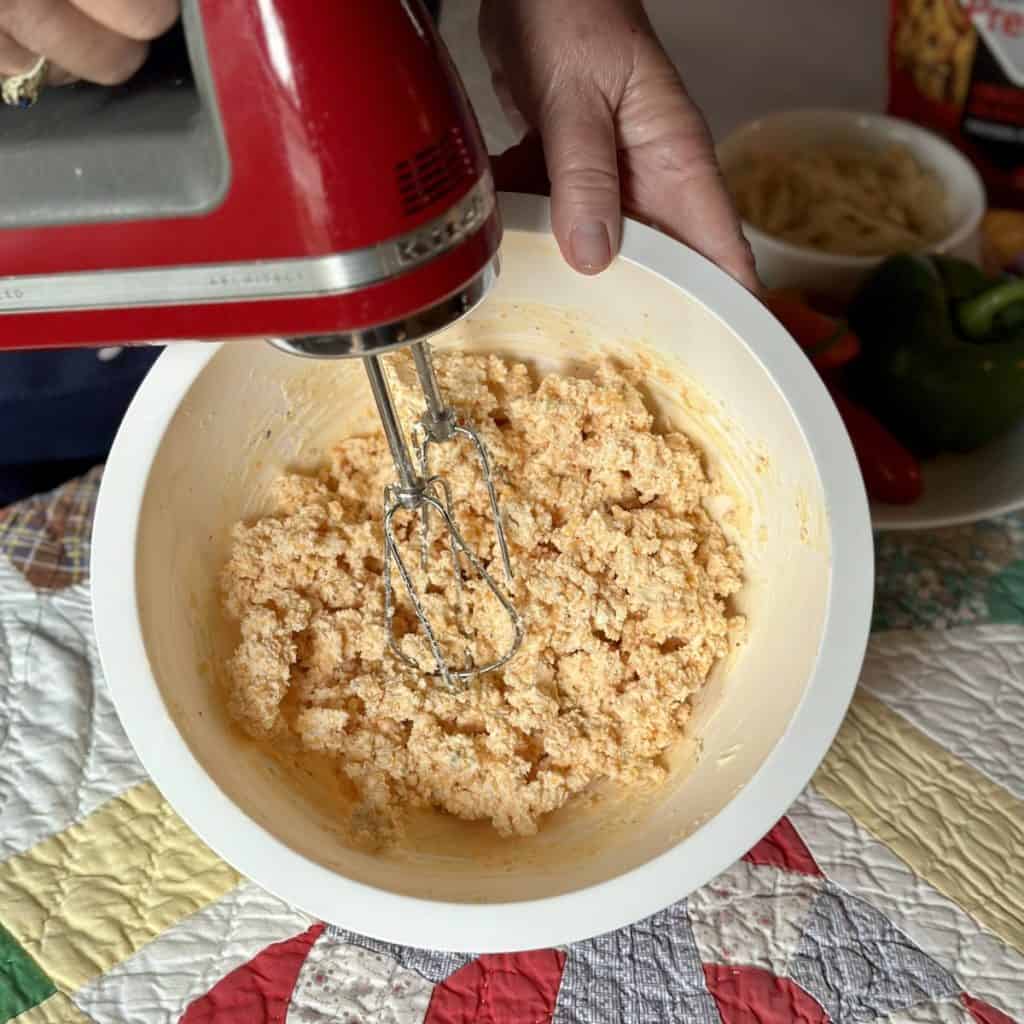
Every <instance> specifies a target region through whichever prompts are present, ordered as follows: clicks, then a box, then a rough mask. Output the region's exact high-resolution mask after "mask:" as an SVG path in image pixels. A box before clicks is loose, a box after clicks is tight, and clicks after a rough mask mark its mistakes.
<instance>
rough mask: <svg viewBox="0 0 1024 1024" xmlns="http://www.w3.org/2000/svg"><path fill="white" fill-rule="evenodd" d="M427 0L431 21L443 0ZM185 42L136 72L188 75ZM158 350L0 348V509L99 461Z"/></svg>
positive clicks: (164, 45)
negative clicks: (37, 350)
mask: <svg viewBox="0 0 1024 1024" xmlns="http://www.w3.org/2000/svg"><path fill="white" fill-rule="evenodd" d="M425 2H426V6H427V9H428V10H429V11H430V13H431V15H432V16H433V17H434V18H435V19H436V18H437V17H438V13H439V10H440V6H441V0H425ZM183 43H184V39H183V36H182V32H181V29H180V26H176V27H175V28H174V29H172V30H171V32H170V33H168V35H167V36H165V37H164V38H163V39H161V40H160V41H159V42H158V44H156V45H155V46H154V47H153V52H152V55H151V57H150V59H149V61H147V64H146V67H145V69H144V70H143V71H142V72H140V75H142V76H143V77H144V76H146V75H164V74H175V75H180V74H182V73H185V74H187V73H188V69H187V66H183V65H182V63H181V62H182V59H183V58H182V55H183V53H184V49H183ZM8 116H18V114H17V113H16V112H13V111H9V112H8ZM159 354H160V349H159V348H155V347H152V346H147V347H143V348H130V347H129V348H123V349H120V350H116V349H100V350H99V351H95V350H91V349H74V350H57V351H53V350H51V351H41V352H0V508H2V507H3V506H4V505H8V504H11V503H12V502H15V501H18V500H20V499H21V498H24V497H27V496H28V495H30V494H37V493H39V492H40V491H46V490H50V489H52V488H53V487H56V486H58V485H59V484H61V483H63V482H64V481H66V480H68V479H71V478H72V477H74V476H78V475H79V474H81V473H83V472H85V471H86V470H87V469H89V468H90V467H91V466H94V465H96V464H97V463H100V462H103V461H104V460H105V459H106V457H107V453H108V452H109V451H110V445H111V443H112V442H113V440H114V435H115V434H116V432H117V428H118V425H119V424H120V422H121V419H122V417H123V416H124V413H125V410H126V409H127V408H128V403H129V402H130V401H131V400H132V396H133V395H134V394H135V391H136V389H137V388H138V386H139V384H141V383H142V378H143V377H144V376H145V375H146V373H147V371H148V370H149V368H150V366H152V365H153V362H154V360H155V359H156V357H157V356H158V355H159Z"/></svg>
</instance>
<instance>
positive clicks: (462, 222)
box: [398, 193, 484, 264]
mask: <svg viewBox="0 0 1024 1024" xmlns="http://www.w3.org/2000/svg"><path fill="white" fill-rule="evenodd" d="M483 213H484V201H483V198H482V197H481V196H480V195H479V194H478V193H474V194H473V195H472V196H471V197H470V200H469V202H468V203H467V204H466V206H465V207H463V208H462V209H461V210H456V211H455V216H453V217H450V218H448V219H447V220H445V221H442V222H441V223H440V224H433V225H431V226H430V227H428V228H427V229H426V230H424V231H422V232H420V233H419V234H415V235H409V236H408V237H406V238H403V239H400V240H399V242H398V259H399V262H401V263H404V264H408V263H420V262H422V261H423V260H427V259H430V257H431V256H437V255H439V254H440V253H442V252H446V251H447V250H448V249H451V248H454V246H456V245H458V243H459V242H461V241H462V239H463V238H465V237H467V236H468V235H470V234H472V233H473V231H474V230H475V229H476V227H477V226H478V225H479V223H480V221H481V220H482V219H483Z"/></svg>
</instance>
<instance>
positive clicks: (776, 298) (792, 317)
mask: <svg viewBox="0 0 1024 1024" xmlns="http://www.w3.org/2000/svg"><path fill="white" fill-rule="evenodd" d="M764 304H765V305H766V306H767V307H768V309H769V310H770V311H771V312H772V314H773V315H774V316H775V318H776V319H777V320H778V321H779V323H781V324H782V326H783V327H785V328H786V330H787V331H789V333H790V334H792V335H793V337H794V338H795V339H796V342H797V344H798V345H799V346H800V347H801V348H802V349H803V350H804V351H805V352H806V353H807V355H808V357H809V358H810V360H811V362H812V363H814V365H815V366H816V367H817V368H818V370H819V372H821V373H822V374H826V373H832V372H834V371H835V370H838V369H839V368H840V367H842V366H845V365H846V364H847V363H849V362H851V361H852V360H854V359H856V358H857V356H858V355H860V339H858V337H857V335H856V334H854V333H853V331H851V330H850V328H849V325H848V324H847V323H846V321H845V320H837V319H836V318H834V317H831V316H826V315H825V314H824V313H819V312H818V311H817V310H816V309H813V308H812V307H811V306H810V304H809V303H808V302H807V300H806V299H805V298H804V297H803V296H802V295H801V294H800V293H799V292H794V291H774V292H768V293H767V294H766V295H765V296H764Z"/></svg>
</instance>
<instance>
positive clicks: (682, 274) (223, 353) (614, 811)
mask: <svg viewBox="0 0 1024 1024" xmlns="http://www.w3.org/2000/svg"><path fill="white" fill-rule="evenodd" d="M503 211H504V216H505V223H506V236H505V243H504V249H503V255H504V270H503V274H502V277H501V279H500V283H499V285H498V287H497V289H496V291H495V294H494V296H493V297H492V298H491V299H489V300H488V302H487V303H485V305H484V306H483V307H482V308H481V309H480V310H479V311H478V312H477V313H476V314H475V315H474V316H473V317H472V318H471V319H470V321H469V322H468V323H466V324H465V325H464V326H460V327H459V328H458V329H457V330H456V331H455V332H453V333H454V334H455V335H456V338H455V340H456V341H459V342H460V343H463V344H469V345H472V346H474V347H477V348H487V347H491V348H494V347H497V348H498V349H500V350H502V351H504V352H506V353H508V354H511V355H519V356H522V357H525V358H528V359H530V360H531V361H533V362H535V363H536V364H537V365H538V366H539V367H540V368H541V369H543V368H544V367H545V366H551V365H563V364H568V363H571V362H573V361H576V360H579V359H580V358H581V357H583V356H585V355H586V353H587V352H588V351H590V352H593V351H597V350H601V349H606V350H610V351H612V352H618V353H620V354H621V353H623V352H630V353H632V358H639V359H642V360H646V361H647V365H648V368H649V374H648V377H649V382H650V397H651V400H652V402H654V403H655V404H656V405H657V406H658V408H659V409H660V410H661V413H662V415H663V417H664V419H665V421H666V422H674V423H677V424H679V425H681V426H683V427H684V428H685V429H687V430H689V431H690V432H691V434H693V435H694V436H695V437H696V438H697V439H698V440H699V441H701V442H702V443H703V444H704V446H705V448H706V450H707V452H708V464H709V466H710V468H711V469H712V471H713V472H714V473H715V474H716V475H717V476H718V478H719V479H720V480H721V481H722V484H723V486H724V487H725V489H726V490H727V491H728V492H729V493H730V495H731V498H730V500H729V501H728V502H727V503H725V504H729V505H730V506H731V511H729V512H728V516H727V518H728V521H729V522H730V523H731V526H730V529H731V530H732V532H733V534H734V535H735V537H736V539H737V540H738V541H739V542H740V543H741V544H742V545H743V548H744V551H745V553H746V559H747V563H746V564H747V583H746V586H745V589H744V591H743V593H742V594H741V595H740V598H739V600H738V601H737V605H738V607H739V608H740V610H742V611H744V612H745V613H746V614H747V615H748V616H749V622H750V638H749V642H748V643H747V644H746V645H745V647H744V648H743V650H742V651H741V652H740V653H739V655H738V656H737V657H736V658H735V659H734V661H733V663H732V664H730V665H728V666H725V667H723V668H722V670H720V671H718V672H716V673H715V675H714V677H713V679H712V680H711V682H710V683H709V684H708V686H707V687H706V688H705V691H704V693H703V696H702V699H701V700H700V702H699V706H698V708H697V710H696V713H695V715H694V718H693V727H694V737H695V739H694V742H692V743H690V744H689V745H687V746H686V749H684V750H681V751H679V752H677V754H676V756H675V759H674V761H675V763H676V764H677V765H678V768H677V770H676V771H675V773H674V774H673V776H672V778H671V779H670V781H669V782H668V783H667V784H666V785H665V786H664V787H663V789H662V790H661V791H660V792H659V793H657V794H656V795H654V796H650V797H646V798H641V797H639V796H633V795H626V796H622V795H621V794H620V795H616V794H607V795H606V796H605V797H604V798H603V799H599V800H597V801H595V802H593V804H592V805H588V806H587V807H585V808H583V807H578V806H577V807H570V808H568V809H564V810H563V811H561V812H559V813H558V814H556V815H554V816H553V817H552V819H551V820H550V821H549V822H547V823H546V824H545V827H544V828H543V829H542V830H541V832H540V834H539V835H537V836H535V837H531V838H528V839H516V840H502V839H499V838H498V837H497V836H496V835H495V834H494V833H493V832H492V830H491V829H490V828H489V827H488V826H485V825H482V824H479V823H477V824H472V825H470V824H467V823H464V822H459V821H456V820H454V819H452V818H448V817H444V816H442V815H440V814H437V815H433V816H429V817H428V820H427V822H426V823H425V824H424V825H423V827H422V828H420V829H419V831H418V832H416V834H415V844H414V848H412V849H409V848H402V849H400V850H392V851H390V852H382V853H378V854H370V853H366V852H358V851H356V850H353V849H350V848H349V847H348V846H346V845H345V844H344V843H343V842H342V840H341V838H340V833H341V831H342V830H341V827H340V824H339V821H340V818H339V814H340V813H341V812H340V811H339V808H338V800H337V799H335V801H334V802H333V803H332V801H331V800H329V799H325V798H324V793H323V791H322V788H321V782H320V781H318V779H319V776H316V772H314V776H316V777H312V776H304V775H302V773H301V769H296V768H294V767H293V766H288V765H285V764H282V763H281V762H280V761H279V760H277V759H274V758H272V757H270V756H269V755H268V754H267V753H266V752H265V751H263V750H262V749H261V748H260V747H258V746H257V745H255V744H254V743H252V742H251V741H249V740H246V739H245V738H244V737H243V736H242V735H241V734H240V733H239V732H238V731H237V730H236V729H235V728H234V727H233V726H232V725H231V723H230V722H229V721H228V719H227V716H226V714H225V711H224V707H223V704H222V700H221V696H220V692H219V677H220V675H221V672H222V665H223V660H224V658H225V656H226V654H227V653H228V652H229V651H230V650H231V647H232V645H233V643H234V640H235V637H234V634H233V632H232V628H231V626H230V625H229V624H226V623H225V622H224V620H223V618H222V616H221V613H220V610H219V606H218V596H217V576H218V571H219V569H220V567H221V565H222V563H223V561H224V559H225V555H226V552H227V550H228V543H229V534H228V531H229V528H230V526H231V524H232V523H234V522H235V521H236V520H238V519H240V518H245V517H251V516H253V515H255V514H258V513H259V512H260V511H261V510H263V509H264V508H265V507H266V505H265V501H266V494H267V488H268V485H269V482H270V481H271V480H272V479H273V478H274V477H275V475H277V474H278V473H279V472H280V471H281V469H282V468H283V467H285V466H290V467H295V466H299V467H302V466H312V465H315V464H316V462H317V461H318V459H320V458H321V457H322V453H323V451H324V447H325V445H327V444H329V443H330V441H331V440H334V439H337V438H338V437H339V436H341V435H343V434H344V433H346V432H347V431H350V430H353V429H360V428H362V429H365V428H366V427H368V426H369V425H370V424H371V423H372V422H373V420H372V418H371V417H372V413H371V411H370V410H371V406H370V400H369V395H368V390H367V388H366V387H365V385H364V380H363V374H362V371H361V368H360V367H359V365H357V364H353V363H315V362H310V361H305V360H299V359H295V358H293V357H289V356H286V355H282V354H280V353H278V352H276V351H273V350H272V349H271V348H270V347H269V346H267V345H264V344H260V343H259V342H251V343H246V342H234V343H229V344H225V345H223V346H215V345H177V346H172V347H170V348H169V349H168V350H167V351H166V352H165V353H164V354H163V355H162V356H161V358H160V360H159V361H158V362H157V364H156V366H155V367H154V369H153V371H152V373H151V374H150V375H149V377H148V378H147V379H146V381H145V383H144V384H143V386H142V388H141V390H140V392H139V394H138V397H137V398H136V400H135V402H134V403H133V404H132V407H131V409H130V411H129V413H128V415H127V417H126V419H125V421H124V425H123V426H122V428H121V431H120V433H119V435H118V438H117V443H116V444H115V446H114V451H113V453H112V455H111V457H110V461H109V463H108V466H107V470H106V473H105V475H104V479H103V487H102V491H101V493H100V498H99V506H98V509H97V519H96V528H95V535H94V547H93V552H94V553H93V577H92V578H93V600H94V607H95V618H96V629H97V634H98V638H99V644H100V651H101V654H102V659H103V665H104V669H105V671H106V674H107V679H108V681H109V683H110V686H111V688H112V690H113V694H114V698H115V700H116V703H117V708H118V711H119V713H120V715H121V719H122V721H123V723H124V726H125V729H126V730H127V732H128V735H129V737H130V738H131V740H132V742H133V744H134V745H135V747H136V749H137V751H138V753H139V756H140V757H141V758H142V760H143V762H144V764H145V765H146V768H147V769H148V771H149V772H150V773H151V775H152V776H153V779H154V780H155V782H156V783H157V785H158V786H159V787H160V789H161V790H162V791H163V793H164V795H165V796H166V797H167V799H168V800H169V801H170V802H171V804H173V806H174V807H175V808H176V809H177V811H178V812H179V813H180V814H181V815H182V816H183V817H184V818H185V820H186V821H187V822H188V823H189V824H190V825H191V826H192V828H194V829H195V831H196V832H197V833H198V834H199V835H200V836H201V837H202V838H203V839H204V840H205V841H206V842H207V843H209V844H210V846H212V847H213V848H214V849H215V850H216V851H218V852H219V853H220V854H221V855H222V856H223V857H224V858H225V859H226V860H228V861H229V862H230V863H232V864H233V865H234V866H235V867H237V868H238V869H239V871H241V872H243V873H244V874H246V875H248V876H249V877H251V878H252V879H254V880H255V881H256V882H258V883H259V884H261V885H263V886H265V887H266V888H268V889H270V890H271V891H273V892H275V893H277V894H278V895H279V896H281V897H282V898H284V899H285V900H287V901H289V902H291V903H293V904H295V905H297V906H299V907H301V908H303V909H305V910H306V911H308V912H309V913H311V914H314V915H317V916H318V917H320V918H323V919H325V920H327V921H330V922H334V923H337V924H340V925H344V926H346V927H348V928H351V929H354V930H356V931H358V932H362V933H364V934H367V935H371V936H375V937H378V938H382V939H387V940H391V941H394V942H399V943H406V944H411V945H419V946H425V947H433V948H440V949H458V950H472V951H476V952H486V951H502V950H507V951H511V950H516V949H527V948H535V947H541V946H548V945H553V944H558V943H565V942H570V941H573V940H577V939H582V938H585V937H587V936H592V935H595V934H598V933H601V932H604V931H607V930H609V929H613V928H616V927H619V926H621V925H625V924H628V923H630V922H632V921H635V920H638V919H640V918H642V917H645V916H647V915H649V914H651V913H654V912H655V911H657V910H659V909H661V908H663V907H665V906H666V905H668V904H669V903H671V902H673V901H675V900H677V899H680V898H681V897H683V896H685V895H686V894H687V893H689V892H691V891H692V890H693V889H695V888H696V887H698V886H700V885H702V884H704V883H705V882H707V881H708V880H709V879H711V878H712V877H713V876H714V875H715V874H717V873H718V872H720V871H722V870H723V869H725V868H726V867H728V866H729V865H730V864H731V863H732V862H733V861H735V860H736V859H737V858H738V857H740V856H741V855H742V854H743V853H744V852H745V851H746V850H747V849H748V848H749V847H750V846H752V845H753V844H754V843H755V842H756V841H757V840H758V839H760V838H761V836H762V835H763V834H764V833H765V832H766V831H767V830H768V829H769V828H770V827H771V826H772V825H773V824H774V823H775V821H776V820H777V819H778V818H779V817H780V815H782V814H783V813H784V812H785V811H786V809H787V807H788V806H789V804H790V803H791V801H792V800H793V799H794V798H795V797H796V796H797V794H798V793H799V792H800V790H801V789H802V788H803V786H804V785H805V784H806V782H807V780H808V779H809V778H810V776H811V774H812V772H813V771H814V769H815V767H816V766H817V765H818V763H819V761H820V760H821V758H822V757H823V756H824V754H825V752H826V750H827V749H828V746H829V744H830V742H831V740H832V738H833V736H834V734H835V732H836V729H837V728H838V726H839V723H840V721H841V719H842V717H843V714H844V712H845V710H846V707H847V704H848V702H849V700H850V697H851V695H852V692H853V688H854V685H855V683H856V680H857V676H858V672H859V670H860V665H861V659H862V656H863V653H864V647H865V643H866V638H867V634H868V625H869V617H870V607H871V594H872V568H871V567H872V546H871V534H870V526H869V519H868V511H867V503H866V501H865V497H864V492H863V488H862V485H861V480H860V475H859V473H858V471H857V466H856V463H855V461H854V457H853V453H852V451H851V448H850V444H849V442H848V439H847V437H846V434H845V432H844V430H843V428H842V425H841V423H840V420H839V418H838V416H837V414H836V411H835V409H834V407H833V405H832V403H831V401H830V400H829V398H828V396H827V394H826V392H825V390H824V389H823V388H822V386H821V383H820V382H819V380H818V377H817V374H816V373H815V372H814V371H813V370H812V368H811V366H810V364H809V363H808V362H807V360H806V359H805V358H804V357H803V355H802V354H801V352H800V350H799V349H798V348H797V346H796V345H795V344H794V343H793V342H792V341H791V339H790V338H789V337H788V336H787V335H786V334H785V333H784V332H783V330H782V328H780V327H779V326H778V325H777V324H776V323H775V322H774V321H773V320H772V318H771V317H770V316H769V315H768V314H767V313H766V312H765V311H764V310H763V309H762V308H761V307H760V306H759V305H758V303H757V302H755V301H754V299H753V298H751V297H750V296H749V295H748V294H747V293H746V292H744V291H743V290H742V289H741V288H740V287H739V286H738V285H737V284H735V283H734V282H733V281H732V280H731V279H729V278H728V277H726V276H725V275H724V274H723V273H722V272H720V271H719V270H717V269H716V268H715V267H713V266H711V264H709V263H708V262H706V261H705V260H704V259H703V258H701V257H700V256H698V255H696V254H695V253H693V252H691V251H689V250H687V249H685V248H684V247H682V246H680V245H678V244H676V243H675V242H672V241H670V240H669V239H667V238H665V237H664V236H662V235H660V234H657V233H656V232H654V231H652V230H650V229H649V228H646V227H643V226H641V225H639V224H634V223H630V224H627V225H626V229H625V234H624V239H623V257H622V258H621V259H619V260H618V261H617V262H616V263H615V265H614V266H613V267H612V268H611V269H610V270H609V271H607V272H606V273H604V274H602V275H601V276H600V277H597V278H585V277H581V276H579V275H577V274H575V273H573V272H572V271H571V270H570V269H569V268H568V267H567V266H566V265H565V264H564V263H563V262H562V260H561V258H560V257H559V255H558V251H557V249H556V247H555V244H554V242H553V240H552V238H551V235H550V226H549V219H548V208H547V202H546V201H545V200H541V199H537V198H534V197H527V196H505V197H503ZM443 340H444V339H439V341H443ZM722 511H723V512H725V511H726V509H725V508H724V507H723V509H722ZM297 774H298V776H299V777H300V778H303V779H305V783H306V784H305V786H299V785H298V784H297V783H296V781H295V779H296V775H297Z"/></svg>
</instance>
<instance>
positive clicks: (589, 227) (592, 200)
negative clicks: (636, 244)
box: [538, 90, 622, 274]
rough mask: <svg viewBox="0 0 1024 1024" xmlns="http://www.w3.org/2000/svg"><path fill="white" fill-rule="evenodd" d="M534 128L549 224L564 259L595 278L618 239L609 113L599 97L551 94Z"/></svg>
mask: <svg viewBox="0 0 1024 1024" xmlns="http://www.w3.org/2000/svg"><path fill="white" fill-rule="evenodd" d="M538 120H539V128H540V133H541V137H542V138H543V140H544V156H545V158H546V160H547V166H548V175H549V176H550V179H551V222H552V227H553V228H554V232H555V237H556V238H557V239H558V245H559V248H560V249H561V250H562V255H563V256H564V257H565V258H566V260H567V261H568V262H569V263H570V264H571V265H572V266H573V267H574V268H575V269H576V270H578V271H580V272H581V273H584V274H598V273H600V272H601V271H602V270H604V269H605V268H606V267H607V266H608V264H609V263H611V261H612V257H613V256H614V255H615V253H616V252H618V248H619V239H620V237H621V234H622V210H621V204H620V198H619V168H618V155H617V152H616V147H615V125H614V121H613V118H612V112H611V110H609V109H608V104H607V103H606V102H605V99H604V97H603V96H601V95H600V94H598V93H594V94H592V95H581V94H579V93H577V92H575V91H573V90H565V91H563V92H561V93H557V92H556V93H553V94H552V95H551V97H550V99H549V101H548V103H547V104H545V106H544V108H543V109H542V110H541V112H540V117H539V119H538Z"/></svg>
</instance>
